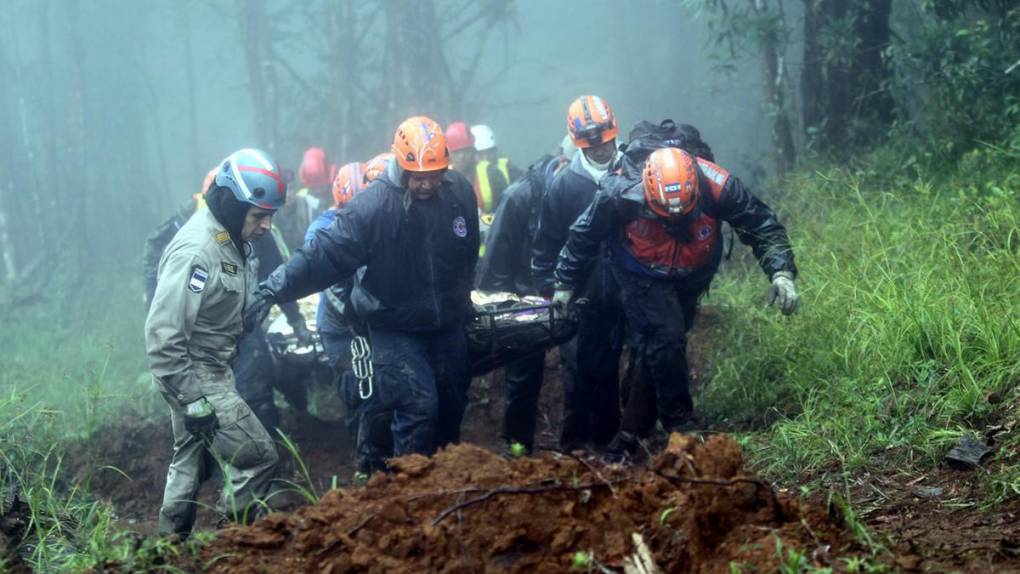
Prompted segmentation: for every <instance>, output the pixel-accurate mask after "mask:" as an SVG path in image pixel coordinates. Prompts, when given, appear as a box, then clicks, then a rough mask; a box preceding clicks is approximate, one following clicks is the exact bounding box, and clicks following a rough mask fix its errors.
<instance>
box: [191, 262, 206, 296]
mask: <svg viewBox="0 0 1020 574" xmlns="http://www.w3.org/2000/svg"><path fill="white" fill-rule="evenodd" d="M207 279H209V273H208V272H207V271H206V270H205V269H202V266H201V265H195V266H194V267H192V268H191V275H190V276H189V277H188V290H189V291H191V292H192V293H201V292H202V291H204V290H205V282H206V280H207Z"/></svg>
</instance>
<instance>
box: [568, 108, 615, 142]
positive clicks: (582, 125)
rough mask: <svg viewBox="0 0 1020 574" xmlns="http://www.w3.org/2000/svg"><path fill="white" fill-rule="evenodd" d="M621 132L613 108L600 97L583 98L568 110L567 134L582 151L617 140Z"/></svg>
mask: <svg viewBox="0 0 1020 574" xmlns="http://www.w3.org/2000/svg"><path fill="white" fill-rule="evenodd" d="M619 131H620V126H619V125H618V124H617V123H616V116H614V115H613V108H611V107H609V104H608V103H606V102H605V101H604V100H603V99H602V98H600V97H598V96H581V97H580V98H577V99H576V100H574V101H573V102H571V104H570V107H569V108H568V109H567V134H569V135H570V140H571V141H572V142H574V145H576V146H577V147H579V148H581V149H584V148H589V147H594V146H597V145H599V144H604V143H606V142H607V141H610V140H612V139H615V138H616V134H617V133H618V132H619Z"/></svg>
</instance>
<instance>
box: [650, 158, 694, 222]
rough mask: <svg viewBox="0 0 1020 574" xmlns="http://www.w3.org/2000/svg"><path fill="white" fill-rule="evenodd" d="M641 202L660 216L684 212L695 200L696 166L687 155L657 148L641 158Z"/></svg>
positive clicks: (692, 207) (670, 215)
mask: <svg viewBox="0 0 1020 574" xmlns="http://www.w3.org/2000/svg"><path fill="white" fill-rule="evenodd" d="M642 179H643V180H644V188H645V203H647V204H648V207H649V209H651V210H652V212H653V213H655V214H656V215H659V216H661V217H678V216H681V215H687V214H688V213H690V212H691V211H693V210H694V206H695V205H696V204H697V203H698V168H697V165H696V162H695V159H694V158H693V157H692V156H691V154H689V153H687V152H685V151H683V150H679V149H677V148H674V147H668V148H663V149H657V150H655V151H654V152H652V155H650V156H648V160H647V161H645V171H644V175H643V177H642Z"/></svg>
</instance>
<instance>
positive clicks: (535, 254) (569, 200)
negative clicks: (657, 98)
mask: <svg viewBox="0 0 1020 574" xmlns="http://www.w3.org/2000/svg"><path fill="white" fill-rule="evenodd" d="M582 155H583V153H577V154H575V155H574V159H572V160H570V165H568V166H567V167H566V168H564V169H563V170H562V171H560V173H559V174H557V176H556V178H555V179H553V182H552V185H550V186H549V190H548V192H546V194H545V196H544V197H543V198H542V208H541V211H540V212H539V216H538V229H537V231H536V232H535V241H534V245H533V246H532V249H531V274H532V276H533V278H534V281H535V288H536V289H537V290H538V293H539V294H540V295H543V296H550V295H552V293H553V290H554V289H553V285H554V283H555V278H554V276H553V273H554V271H555V270H556V261H557V258H558V257H559V254H560V250H561V249H562V248H563V246H564V245H565V244H566V243H567V236H568V234H569V232H570V226H571V225H572V224H573V223H574V220H576V219H577V218H578V216H580V215H581V214H582V213H584V210H585V209H586V208H587V207H588V205H589V204H590V203H591V201H592V199H593V198H594V197H595V192H596V191H597V190H598V182H596V181H595V179H594V178H593V177H592V175H591V173H589V171H588V170H586V169H585V168H584V166H583V165H582V164H581V156H582Z"/></svg>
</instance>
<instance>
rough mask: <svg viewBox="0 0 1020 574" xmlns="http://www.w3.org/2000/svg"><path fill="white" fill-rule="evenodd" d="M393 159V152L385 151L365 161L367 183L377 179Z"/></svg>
mask: <svg viewBox="0 0 1020 574" xmlns="http://www.w3.org/2000/svg"><path fill="white" fill-rule="evenodd" d="M392 160H393V153H392V152H388V151H384V152H382V153H381V154H379V155H377V156H375V157H373V158H372V159H370V160H368V161H367V162H365V181H364V183H365V185H368V184H369V183H372V182H373V181H375V178H377V177H379V176H380V175H382V173H383V172H384V171H386V166H387V165H388V164H389V163H390V161H392Z"/></svg>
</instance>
